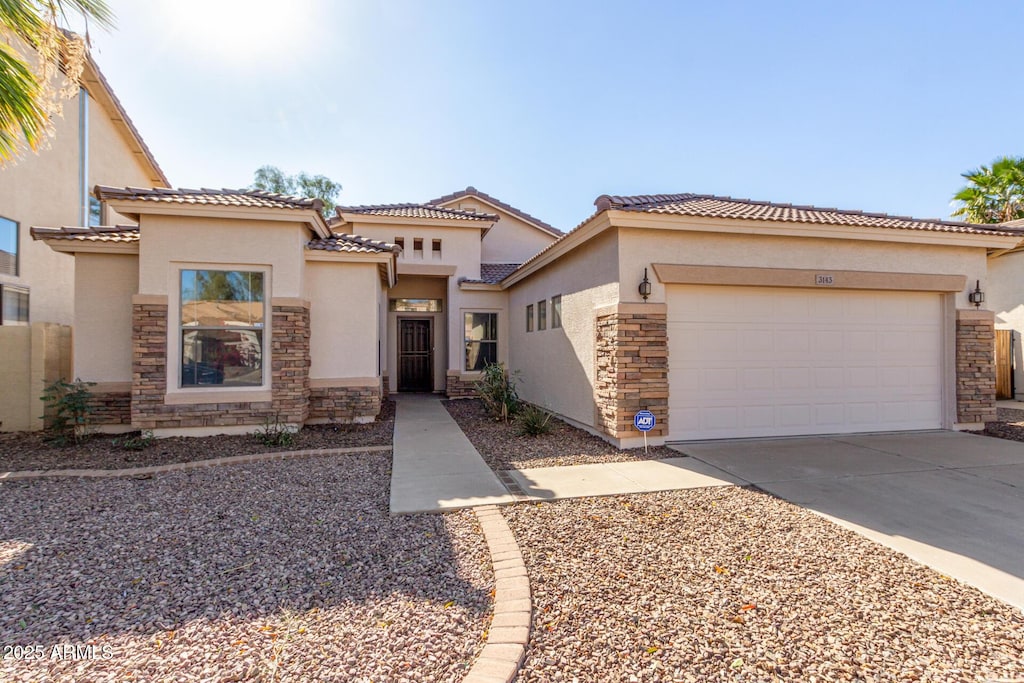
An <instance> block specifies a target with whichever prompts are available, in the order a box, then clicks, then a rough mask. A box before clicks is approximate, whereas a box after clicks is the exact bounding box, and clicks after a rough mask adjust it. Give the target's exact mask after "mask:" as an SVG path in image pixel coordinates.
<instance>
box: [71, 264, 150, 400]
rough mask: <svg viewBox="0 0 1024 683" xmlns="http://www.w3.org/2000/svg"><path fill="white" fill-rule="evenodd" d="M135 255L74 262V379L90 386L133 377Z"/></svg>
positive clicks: (137, 284)
mask: <svg viewBox="0 0 1024 683" xmlns="http://www.w3.org/2000/svg"><path fill="white" fill-rule="evenodd" d="M138 288H139V259H138V256H136V255H134V254H92V253H81V254H78V255H77V256H76V263H75V292H76V296H75V335H74V375H75V376H76V377H79V378H81V379H83V380H85V381H87V382H130V381H131V379H132V295H133V294H136V293H137V292H138Z"/></svg>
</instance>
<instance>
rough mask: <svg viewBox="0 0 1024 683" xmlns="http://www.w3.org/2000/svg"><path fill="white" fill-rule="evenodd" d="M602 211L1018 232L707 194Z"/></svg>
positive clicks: (622, 203)
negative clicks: (613, 210) (615, 210)
mask: <svg viewBox="0 0 1024 683" xmlns="http://www.w3.org/2000/svg"><path fill="white" fill-rule="evenodd" d="M594 205H595V206H597V208H598V210H599V211H601V210H604V209H619V210H623V211H639V212H644V213H660V214H671V215H674V216H699V217H702V218H733V219H742V220H761V221H779V222H783V223H816V224H822V225H844V226H855V227H870V228H897V229H904V230H930V231H937V232H958V233H970V234H986V235H1016V234H1018V232H1016V231H1007V230H1000V228H999V226H995V225H979V224H976V223H961V222H958V221H946V220H940V219H937V218H936V219H930V218H929V219H920V218H910V217H907V216H890V215H888V214H884V213H868V212H865V211H850V210H845V209H829V208H821V207H817V206H797V205H793V204H778V203H774V202H760V201H752V200H750V199H735V198H733V197H718V196H714V195H704V194H651V195H634V196H628V197H620V196H614V195H611V196H610V195H601V196H600V197H598V198H597V200H596V201H595V202H594Z"/></svg>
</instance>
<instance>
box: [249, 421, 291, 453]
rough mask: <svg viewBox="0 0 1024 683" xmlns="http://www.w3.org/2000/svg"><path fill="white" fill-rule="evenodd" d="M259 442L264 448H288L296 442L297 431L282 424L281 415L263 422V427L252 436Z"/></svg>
mask: <svg viewBox="0 0 1024 683" xmlns="http://www.w3.org/2000/svg"><path fill="white" fill-rule="evenodd" d="M252 435H253V436H254V437H255V438H256V440H257V441H259V442H260V443H261V444H263V445H264V446H271V447H273V448H286V447H288V446H291V445H292V443H294V442H295V429H294V428H293V427H291V426H290V425H288V424H287V423H285V422H281V414H280V413H278V414H276V415H274V419H273V420H271V419H270V418H269V417H268V418H267V419H266V420H264V421H263V426H262V427H260V428H259V429H257V430H256V431H255V432H253V434H252Z"/></svg>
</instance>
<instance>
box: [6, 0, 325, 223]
mask: <svg viewBox="0 0 1024 683" xmlns="http://www.w3.org/2000/svg"><path fill="white" fill-rule="evenodd" d="M0 1H2V0H0ZM252 189H254V190H264V191H266V192H277V193H278V194H287V195H294V196H298V197H312V198H314V199H319V200H320V201H322V202H323V203H324V215H325V216H330V215H331V214H332V213H334V207H335V206H336V205H337V199H338V195H339V194H340V193H341V183H336V182H334V181H333V180H331V179H330V178H328V177H327V176H324V175H309V174H308V173H306V172H305V171H301V172H299V173H298V174H296V175H288V174H286V173H285V172H284V171H282V170H281V169H279V168H278V167H277V166H261V167H259V168H258V169H256V173H255V174H254V175H253V182H252Z"/></svg>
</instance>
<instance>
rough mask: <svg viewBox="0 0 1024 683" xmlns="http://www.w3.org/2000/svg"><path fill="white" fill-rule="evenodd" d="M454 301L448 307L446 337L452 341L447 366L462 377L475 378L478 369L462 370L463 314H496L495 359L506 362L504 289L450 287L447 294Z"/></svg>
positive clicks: (463, 347)
mask: <svg viewBox="0 0 1024 683" xmlns="http://www.w3.org/2000/svg"><path fill="white" fill-rule="evenodd" d="M449 296H450V297H451V300H452V301H453V302H454V303H453V305H452V307H451V310H452V317H451V321H450V322H451V325H450V328H449V330H450V331H449V333H448V336H449V339H451V340H452V343H451V344H450V345H449V349H448V368H449V369H450V370H453V371H456V372H458V373H459V374H460V375H461V376H463V377H469V378H475V377H479V376H480V375H481V373H479V372H466V371H465V369H464V366H465V361H466V345H465V337H466V322H465V321H466V314H467V313H497V314H498V362H499V363H504V364H505V365H506V366H507V365H508V344H509V341H508V340H509V319H508V294H506V293H505V292H501V291H498V292H484V291H472V290H467V291H462V290H460V289H459V288H458V285H454V286H453V287H452V291H451V293H450V295H449Z"/></svg>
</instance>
